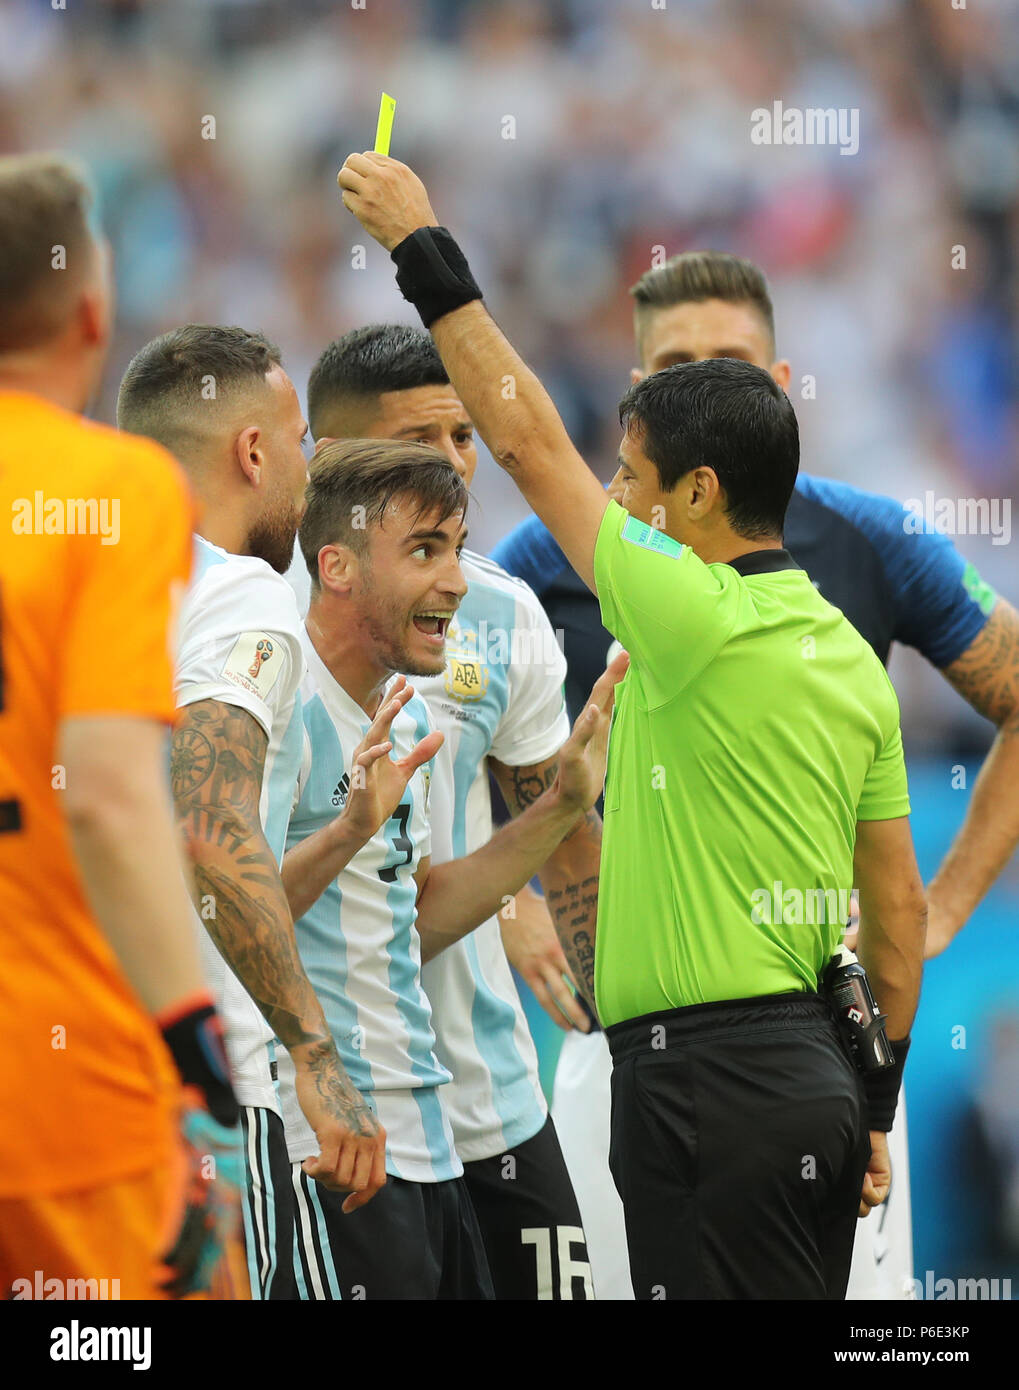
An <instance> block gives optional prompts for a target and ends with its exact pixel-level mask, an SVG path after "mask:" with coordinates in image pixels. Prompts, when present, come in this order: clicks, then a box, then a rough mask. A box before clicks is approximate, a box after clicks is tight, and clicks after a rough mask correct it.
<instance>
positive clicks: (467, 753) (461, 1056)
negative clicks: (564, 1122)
mask: <svg viewBox="0 0 1019 1390" xmlns="http://www.w3.org/2000/svg"><path fill="white" fill-rule="evenodd" d="M460 564H461V568H462V570H463V574H464V578H465V579H466V580H467V584H468V590H467V594H466V595H465V597H464V598H463V600H462V602H461V604H460V608H459V610H458V611H457V614H456V617H455V618H454V619H453V622H452V623H451V624H450V628H449V634H448V636H447V639H446V668H445V670H444V671H443V673H442V674H441V675H439V676H429V677H422V676H414V677H413V678H412V679H413V683H414V688H415V689H416V690H417V692H418V693H419V694H421V695H423V696H424V697H425V699H426V700H427V702H428V708H429V712H430V713H431V716H432V719H433V720H434V723H435V727H436V728H438V729H440V730H441V731H442V733H443V734H444V735H445V744H444V745H443V747H442V748H441V749H440V751H439V754H438V756H437V757H436V759H435V775H434V777H433V779H432V791H431V808H432V809H431V825H432V863H433V864H442V863H445V862H446V861H447V860H450V859H461V858H463V857H464V856H465V855H468V854H472V853H473V852H474V851H475V850H477V849H480V848H481V846H482V845H484V844H486V843H487V841H488V840H489V839H490V838H491V835H492V803H491V793H490V791H489V782H488V764H487V759H488V757H489V755H491V756H492V757H494V758H497V759H498V760H499V761H500V762H502V763H505V764H507V765H508V766H510V767H527V766H530V765H531V764H534V763H540V762H544V761H545V760H546V759H547V758H551V757H552V756H553V755H554V754H556V753H557V752H558V751H559V749H560V748H561V747H562V745H563V743H564V742H565V741H566V739H567V737H568V736H569V732H570V726H569V721H568V720H567V718H566V709H565V704H564V700H563V679H564V676H565V674H566V663H565V660H564V658H563V654H562V652H561V650H560V648H559V646H558V643H557V641H556V637H555V633H554V632H553V631H552V628H551V626H550V624H549V622H548V619H547V618H546V617H545V615H544V613H543V612H542V610H541V605H540V604H539V602H538V600H537V599H536V598H535V596H534V594H533V593H531V591H530V589H529V588H528V587H527V585H526V584H522V583H521V582H520V581H519V580H518V579H513V578H512V577H511V576H510V575H508V574H507V573H506V572H505V571H504V570H502V569H500V568H499V567H498V565H493V564H492V563H491V561H489V560H485V559H484V558H482V557H481V556H479V555H474V554H472V553H471V552H470V551H464V552H463V554H462V556H461V558H460ZM423 979H424V984H425V989H426V990H427V991H428V996H429V998H430V999H431V1001H432V1007H433V1009H434V1019H435V1033H436V1039H437V1051H438V1055H439V1057H440V1059H441V1060H442V1061H443V1062H444V1063H445V1065H446V1066H447V1067H448V1068H449V1070H450V1071H451V1072H452V1074H453V1081H452V1083H451V1085H450V1086H449V1088H448V1090H447V1093H446V1094H447V1101H448V1104H449V1111H450V1118H451V1120H452V1124H453V1132H454V1135H455V1137H456V1147H457V1152H458V1153H459V1155H460V1157H461V1158H462V1159H463V1160H464V1162H474V1161H475V1160H478V1159H484V1158H492V1157H494V1156H495V1155H496V1154H501V1153H504V1152H505V1151H506V1150H507V1149H511V1148H514V1147H516V1145H518V1144H522V1143H524V1141H525V1140H527V1139H530V1138H532V1137H533V1136H534V1135H535V1134H537V1132H538V1130H539V1129H540V1128H541V1127H542V1125H543V1124H544V1123H545V1118H546V1116H547V1114H548V1109H547V1106H546V1104H545V1099H544V1096H543V1095H542V1091H541V1084H540V1081H539V1079H538V1059H537V1055H536V1053H535V1049H534V1043H533V1041H532V1039H531V1035H530V1031H529V1029H528V1026H527V1019H526V1016H525V1014H524V1011H523V1006H522V1005H521V1003H520V998H519V995H518V994H517V989H516V985H515V984H514V982H513V974H512V971H511V970H510V967H509V962H508V961H507V959H506V954H505V951H504V950H503V946H502V937H501V934H500V930H499V922H498V920H497V919H496V918H495V917H491V918H489V920H488V921H487V922H485V923H483V924H482V925H481V926H480V927H478V928H477V930H476V931H473V932H471V933H470V934H469V935H468V936H466V937H464V938H463V939H462V940H461V941H458V942H457V943H456V944H455V945H453V946H450V947H447V949H446V950H445V951H443V952H442V953H441V954H440V955H438V956H436V957H435V959H434V960H431V961H429V962H428V964H427V965H426V966H425V968H424V973H423Z"/></svg>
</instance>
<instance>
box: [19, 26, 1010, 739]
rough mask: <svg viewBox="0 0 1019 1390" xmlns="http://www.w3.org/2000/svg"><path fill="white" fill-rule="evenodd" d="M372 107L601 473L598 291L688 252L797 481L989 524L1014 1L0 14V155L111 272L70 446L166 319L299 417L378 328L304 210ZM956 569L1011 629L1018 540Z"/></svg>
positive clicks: (322, 202)
mask: <svg viewBox="0 0 1019 1390" xmlns="http://www.w3.org/2000/svg"><path fill="white" fill-rule="evenodd" d="M955 6H958V8H956V7H955ZM383 88H384V89H385V90H387V91H389V92H391V93H392V94H393V95H394V96H396V98H397V111H396V121H395V127H394V135H393V146H392V153H393V154H394V155H395V156H396V157H397V158H400V159H403V160H405V161H406V162H407V163H409V164H411V165H412V166H413V167H414V168H415V169H416V170H417V171H418V172H419V173H420V174H421V176H422V177H423V178H424V179H425V182H426V184H427V186H428V188H429V191H430V193H431V195H432V202H433V205H434V206H435V209H436V211H437V213H438V216H439V219H440V221H442V222H444V223H446V224H447V225H449V226H450V227H451V228H452V229H453V231H454V232H455V234H456V235H457V236H458V237H459V238H460V240H461V241H462V242H463V244H464V246H465V248H466V250H467V252H468V254H469V257H470V259H471V263H472V266H473V268H474V271H475V274H476V276H477V278H478V279H479V281H480V282H481V284H482V285H483V286H484V288H485V290H486V298H487V301H488V303H489V306H490V308H491V309H492V310H493V312H494V313H495V314H496V316H497V318H498V319H499V320H500V322H501V323H502V324H503V326H504V328H505V329H506V331H507V332H508V333H509V335H510V337H511V338H512V339H513V340H514V342H516V343H517V345H518V346H519V347H520V348H522V349H523V350H524V352H525V354H526V355H527V357H528V359H529V360H530V362H531V363H532V365H533V366H534V367H535V368H536V370H537V371H538V373H539V375H540V376H541V377H542V379H543V380H544V381H545V382H546V384H547V385H548V387H549V388H550V390H551V392H552V394H553V396H554V398H555V400H556V402H557V404H558V405H559V407H560V409H561V411H562V413H563V415H564V417H565V419H566V421H567V423H568V425H569V427H570V430H571V432H572V434H573V437H574V440H575V442H576V444H577V445H578V447H579V448H580V449H581V450H582V452H584V453H585V455H586V457H588V459H589V460H590V461H591V462H592V464H593V465H595V466H596V467H598V469H599V471H600V472H601V474H602V475H603V476H605V477H607V476H609V474H610V473H611V472H612V471H613V460H614V458H615V452H616V446H617V443H618V434H619V431H618V426H617V422H616V416H615V405H616V402H617V400H618V398H619V396H620V395H621V394H622V391H623V390H624V389H625V387H626V385H627V383H628V373H629V368H630V367H631V366H632V365H633V363H634V351H633V345H632V331H631V315H630V300H629V296H628V294H627V290H628V287H629V286H630V285H631V284H632V283H633V282H634V280H636V279H637V277H638V276H639V275H640V274H641V272H642V271H643V270H644V269H646V268H647V266H648V265H649V264H650V262H651V258H652V256H653V255H655V254H656V252H655V249H654V248H656V247H658V248H664V254H666V255H671V254H672V253H674V252H676V251H680V250H684V249H691V248H696V247H707V246H714V247H719V248H721V249H726V250H731V251H735V252H737V253H739V254H742V255H746V256H749V257H751V258H752V259H754V260H756V261H758V262H759V263H760V264H761V265H762V266H763V267H764V268H765V270H766V271H767V273H768V275H769V277H770V281H771V287H772V293H773V298H774V301H775V306H776V316H777V326H778V344H779V350H780V353H781V354H782V355H785V356H788V357H789V358H790V359H791V360H792V364H793V390H792V397H793V401H794V404H795V405H796V408H797V413H798V415H799V419H800V426H801V432H802V440H803V463H804V467H806V468H807V469H808V470H809V471H812V472H815V473H820V474H826V475H830V476H834V477H839V478H843V479H846V480H847V481H851V482H854V483H857V484H858V485H860V486H862V487H865V488H872V489H875V490H879V491H882V492H886V493H891V494H893V495H895V496H897V497H899V498H902V499H906V498H912V497H917V498H922V497H923V495H924V493H925V491H928V490H933V491H934V492H935V494H937V495H938V496H945V497H952V498H958V497H967V496H975V497H989V498H991V497H996V498H1012V497H1014V495H1015V493H1016V491H1017V487H1016V483H1017V467H1019V466H1017V463H1016V452H1017V451H1016V443H1017V434H1019V428H1017V412H1016V400H1017V391H1016V384H1017V379H1019V338H1017V331H1016V325H1017V319H1019V312H1017V310H1019V271H1017V263H1016V255H1017V247H1019V7H1017V6H1016V5H1015V4H1014V3H1013V0H980V3H979V4H977V3H975V0H970V3H968V4H967V3H966V0H768V3H767V4H766V5H761V4H759V3H754V0H353V3H351V0H105V3H104V2H103V0H93V2H92V3H90V4H88V5H84V6H79V5H77V4H76V3H73V0H72V3H68V4H67V7H66V8H60V7H59V5H58V3H57V0H52V3H51V0H0V148H2V149H4V150H8V151H9V150H21V149H39V148H49V147H57V148H60V149H63V150H69V151H72V152H74V153H76V154H78V155H79V156H80V157H81V158H82V159H83V160H84V161H85V163H86V164H87V166H88V168H89V169H90V171H91V174H92V176H93V179H94V181H95V183H96V186H97V188H98V190H99V193H100V209H99V212H100V216H101V219H102V222H103V224H104V226H105V229H106V231H107V233H108V235H109V236H110V238H111V240H112V242H113V245H114V250H115V254H116V260H117V275H118V286H119V300H120V307H119V333H118V338H117V343H116V347H115V351H114V353H113V357H112V360H111V364H110V371H109V374H108V380H107V384H106V390H105V394H104V396H103V398H102V400H101V401H99V402H98V403H97V407H96V414H97V415H98V416H99V417H100V418H103V419H110V418H112V405H113V400H114V396H115V391H116V384H117V381H118V380H119V373H120V370H121V369H122V367H123V366H124V364H125V363H126V361H127V359H128V358H129V357H130V355H131V354H132V353H133V352H134V351H135V350H136V349H137V348H138V347H139V346H140V345H141V344H142V343H143V342H144V341H145V340H147V339H148V338H150V337H151V336H153V335H154V334H155V333H158V332H160V331H161V330H163V329H164V328H166V327H169V326H171V325H173V324H177V323H179V322H182V321H185V320H188V319H194V320H201V321H206V322H214V321H219V322H228V323H240V324H242V325H244V326H247V327H257V328H260V329H262V330H263V331H265V332H266V333H267V334H268V335H269V336H270V337H272V338H274V339H275V340H276V341H277V342H278V343H279V344H280V345H281V347H282V348H283V350H284V354H285V361H286V363H287V365H288V368H289V369H290V371H291V373H292V375H293V376H294V378H295V380H296V382H297V384H298V387H299V389H301V390H303V386H304V382H305V381H306V379H307V373H308V371H309V369H310V367H311V365H312V363H313V362H314V360H315V358H316V356H317V354H318V352H319V351H320V350H321V348H322V346H323V345H324V344H325V343H326V342H327V341H328V340H329V339H330V338H332V337H334V336H336V335H337V334H339V333H342V332H344V331H345V330H347V329H349V328H352V327H355V326H357V325H359V324H362V323H365V322H371V321H380V320H393V319H403V320H406V321H412V318H413V316H412V314H411V313H410V311H409V309H408V306H407V305H406V304H404V302H403V301H402V300H401V299H400V297H399V294H398V292H397V291H396V289H395V286H394V284H393V274H392V268H391V266H390V264H389V262H388V258H387V257H386V256H385V253H384V252H382V251H381V250H380V249H379V248H378V247H376V246H374V244H372V245H368V246H367V247H365V248H364V251H363V253H361V252H359V251H358V249H357V248H358V246H360V245H363V242H364V237H363V234H361V233H360V229H359V228H358V226H357V224H356V223H355V222H354V220H353V219H352V218H351V217H350V215H349V214H348V213H347V212H346V210H345V209H344V208H343V206H342V204H341V203H340V201H339V196H338V192H337V189H336V186H335V174H336V170H337V168H338V167H339V165H340V164H341V163H342V161H343V159H344V158H345V157H346V155H347V154H348V153H349V152H350V151H351V150H355V149H356V150H361V149H369V148H371V145H372V142H373V139H374V132H375V118H376V114H377V111H378V102H379V94H380V91H381V90H382V89H383ZM777 100H780V101H781V102H782V103H783V105H784V106H785V107H786V108H789V107H799V108H811V107H823V108H831V107H834V108H845V109H847V110H858V112H859V149H858V151H857V152H855V153H853V154H843V153H841V152H840V150H839V148H838V146H837V145H827V146H818V145H815V146H806V145H801V146H790V145H771V146H762V145H758V144H754V143H753V142H752V140H751V125H752V112H753V111H754V110H755V109H758V108H766V109H771V108H772V106H773V103H774V102H775V101H777ZM960 248H961V250H962V254H961V255H960ZM657 254H659V255H661V254H663V252H661V251H660V252H658V253H657ZM362 260H363V261H364V265H363V268H361V262H362ZM804 377H811V378H813V383H814V384H813V387H812V388H810V387H808V388H807V394H806V395H804V393H803V391H802V380H803V378H804ZM811 389H812V390H813V393H814V394H813V398H811V396H810V394H809V393H810V390H811ZM476 493H477V497H478V505H477V507H476V509H475V513H474V516H473V518H472V522H471V529H472V540H471V544H472V545H476V546H477V548H479V549H487V548H488V547H489V546H490V545H491V544H493V543H494V542H495V541H496V540H497V539H498V538H499V537H500V536H501V535H502V534H503V533H504V531H505V530H507V529H508V528H509V527H510V526H511V525H512V524H513V523H514V522H515V521H516V520H517V519H518V518H519V517H520V516H522V515H523V509H522V506H521V504H520V502H519V499H518V497H517V495H516V493H515V491H514V489H513V488H512V486H511V485H509V484H508V483H507V482H506V481H505V480H504V479H503V477H502V476H501V475H500V474H499V473H498V470H496V469H494V468H492V467H487V468H486V467H482V469H481V470H479V476H478V481H477V483H476ZM1017 532H1019V517H1017ZM958 544H959V547H960V549H961V550H962V551H963V553H964V554H965V555H966V556H967V558H969V559H971V560H973V561H974V562H975V563H976V564H977V566H978V568H979V569H980V570H981V572H982V573H983V575H984V577H985V578H986V579H988V580H989V581H990V582H991V583H992V584H995V585H996V586H997V587H999V588H1000V589H1001V590H1002V591H1003V592H1004V593H1006V594H1007V595H1008V596H1009V597H1011V598H1012V599H1013V601H1015V600H1017V599H1019V567H1017V566H1016V564H1015V560H1014V556H1015V546H1016V544H1019V538H1017V540H1015V541H1013V542H1012V543H1011V544H1009V545H994V544H992V538H990V537H980V536H963V537H960V538H959V540H958ZM903 680H904V681H905V682H906V687H907V692H908V691H909V690H911V689H912V688H913V685H912V683H914V682H915V683H916V701H915V702H916V711H915V717H914V718H913V719H912V720H910V719H907V720H905V721H904V722H905V723H906V724H907V727H908V726H909V725H910V724H911V723H912V727H913V732H914V736H915V735H916V734H917V733H920V734H921V735H923V734H924V733H926V736H927V737H928V738H929V739H935V738H936V739H937V740H938V742H939V743H940V744H941V745H942V746H944V741H945V739H946V737H948V735H949V732H950V728H951V735H952V737H953V738H954V739H955V740H956V741H957V742H959V741H960V740H961V741H962V742H963V743H964V742H965V740H966V738H967V737H973V738H976V740H977V741H978V742H979V741H980V739H981V738H982V739H984V741H986V739H987V737H989V734H990V727H989V726H986V725H985V726H983V730H982V729H981V725H980V721H979V720H977V718H976V716H969V715H967V714H966V713H965V711H964V708H963V706H962V703H961V702H960V701H959V700H958V699H957V697H954V696H953V695H952V693H951V692H950V691H948V689H947V687H945V688H944V692H943V693H942V692H941V691H940V689H939V688H938V685H939V683H938V682H937V681H936V680H934V681H927V680H926V678H922V679H921V678H920V677H919V676H918V674H917V672H916V670H915V669H914V668H912V667H908V669H907V668H904V670H903ZM900 693H902V687H901V685H900ZM905 699H906V695H903V700H904V703H905Z"/></svg>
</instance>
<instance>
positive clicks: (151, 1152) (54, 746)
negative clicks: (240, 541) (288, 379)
mask: <svg viewBox="0 0 1019 1390" xmlns="http://www.w3.org/2000/svg"><path fill="white" fill-rule="evenodd" d="M192 521H193V516H192V509H191V502H190V498H189V494H188V491H187V487H186V484H185V482H184V479H183V476H182V474H181V472H180V470H179V469H178V467H177V465H176V463H175V462H174V461H173V459H172V458H171V457H170V456H169V454H167V453H165V452H164V451H163V450H162V449H161V448H159V447H158V446H157V445H155V444H152V443H150V442H149V441H147V440H141V439H136V438H134V437H133V436H130V435H123V434H118V433H117V432H116V431H115V430H111V429H107V428H106V427H104V426H101V425H96V424H92V423H90V422H88V421H85V420H82V419H80V418H79V417H78V416H76V415H72V414H69V413H68V412H66V411H64V410H61V409H59V408H57V407H56V406H54V405H50V404H49V403H48V402H46V401H44V400H42V399H40V398H39V397H36V396H31V395H27V394H22V393H20V392H13V391H11V392H8V391H0V947H2V951H0V1037H2V1038H3V1042H4V1053H5V1056H4V1059H3V1063H2V1065H0V1196H22V1195H23V1196H29V1195H33V1194H39V1193H53V1192H59V1191H62V1190H72V1189H78V1188H84V1187H89V1186H93V1185H98V1184H100V1183H104V1182H109V1181H113V1180H115V1179H118V1178H122V1177H125V1176H127V1175H129V1174H131V1173H136V1172H140V1171H142V1170H143V1169H145V1168H147V1167H148V1166H150V1165H151V1164H152V1163H154V1162H157V1161H159V1159H160V1158H161V1157H163V1156H165V1153H166V1151H167V1147H168V1144H169V1142H170V1135H171V1127H172V1124H173V1113H174V1108H175V1105H176V1100H177V1090H178V1087H177V1081H176V1073H175V1071H174V1068H173V1064H172V1062H171V1060H170V1057H169V1054H168V1052H167V1050H166V1048H165V1046H164V1044H163V1040H162V1038H161V1036H160V1034H159V1031H158V1029H157V1028H156V1027H155V1025H154V1024H153V1022H152V1020H151V1018H150V1017H149V1016H148V1014H147V1013H146V1012H145V1010H144V1009H143V1007H142V1005H141V1004H140V1002H139V1001H138V999H137V997H136V996H135V994H134V993H133V991H132V989H131V987H130V986H129V985H128V983H127V980H126V978H125V976H124V974H123V972H122V970H121V968H120V965H119V962H118V961H117V959H116V957H115V955H114V953H113V950H112V948H111V946H110V945H109V943H108V942H107V940H106V937H105V935H104V934H103V931H102V929H101V928H100V926H99V924H98V923H97V922H96V920H95V919H94V918H93V916H92V915H91V913H90V911H89V909H88V907H87V905H86V902H85V898H84V894H83V890H82V884H81V879H80V876H79V873H78V870H77V867H76V864H75V861H74V857H73V854H72V851H71V846H70V839H69V835H68V830H67V825H66V822H65V819H64V815H63V812H62V808H61V797H62V796H63V786H64V776H63V769H62V768H61V767H60V766H59V765H58V758H59V752H58V736H59V727H60V723H61V720H63V719H64V718H66V717H68V716H75V715H82V716H88V715H102V714H111V715H141V716H149V717H151V718H153V719H157V720H160V721H164V722H166V723H167V724H169V723H170V722H171V721H172V719H173V715H174V701H173V686H172V655H171V642H172V640H173V634H172V633H171V625H172V619H173V608H174V604H175V602H176V598H177V595H178V594H179V592H180V590H181V589H182V588H183V585H184V584H185V583H186V581H187V578H188V575H189V571H190V556H191V539H190V536H191V527H192ZM138 852H139V854H144V853H145V846H144V844H139V846H138ZM143 925H144V924H140V926H143ZM182 925H183V924H182Z"/></svg>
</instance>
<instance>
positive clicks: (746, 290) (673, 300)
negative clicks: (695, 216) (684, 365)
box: [630, 251, 775, 355]
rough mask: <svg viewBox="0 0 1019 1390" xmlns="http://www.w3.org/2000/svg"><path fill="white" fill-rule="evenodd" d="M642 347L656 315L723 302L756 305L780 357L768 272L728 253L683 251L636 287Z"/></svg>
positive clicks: (636, 322)
mask: <svg viewBox="0 0 1019 1390" xmlns="http://www.w3.org/2000/svg"><path fill="white" fill-rule="evenodd" d="M630 293H631V295H632V296H633V300H634V309H633V319H634V329H635V331H636V335H637V344H638V346H639V347H641V349H643V337H644V330H645V327H646V325H647V322H648V319H649V318H650V317H651V315H652V314H653V313H654V312H655V310H656V309H665V308H668V307H670V306H671V305H673V304H700V303H703V301H704V300H706V299H721V300H723V301H724V302H725V303H727V304H752V305H753V307H754V308H755V309H756V310H757V312H758V314H760V316H761V320H762V322H763V323H764V326H765V328H766V329H767V332H768V341H769V343H770V345H771V352H772V354H773V355H774V352H775V312H774V310H773V309H772V305H771V296H770V295H769V293H768V282H767V281H766V280H765V278H764V272H763V271H762V270H761V269H760V267H759V266H756V265H754V263H753V261H745V260H744V259H743V258H742V257H741V256H730V255H728V254H727V253H726V252H724V251H683V252H682V253H681V254H680V255H678V256H671V257H670V258H669V259H668V260H667V261H666V262H665V263H664V265H660V266H655V267H654V268H653V269H651V270H646V271H645V272H644V274H643V275H642V276H641V277H640V279H639V280H638V281H637V283H636V284H635V285H633V286H631V289H630Z"/></svg>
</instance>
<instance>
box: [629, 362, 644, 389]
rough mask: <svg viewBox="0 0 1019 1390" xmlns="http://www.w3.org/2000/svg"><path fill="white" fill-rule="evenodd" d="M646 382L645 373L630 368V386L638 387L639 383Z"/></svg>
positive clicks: (635, 368) (638, 369) (636, 368)
mask: <svg viewBox="0 0 1019 1390" xmlns="http://www.w3.org/2000/svg"><path fill="white" fill-rule="evenodd" d="M643 380H644V373H643V372H642V371H641V369H640V368H639V367H631V368H630V385H631V386H636V385H637V382H638V381H643Z"/></svg>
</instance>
